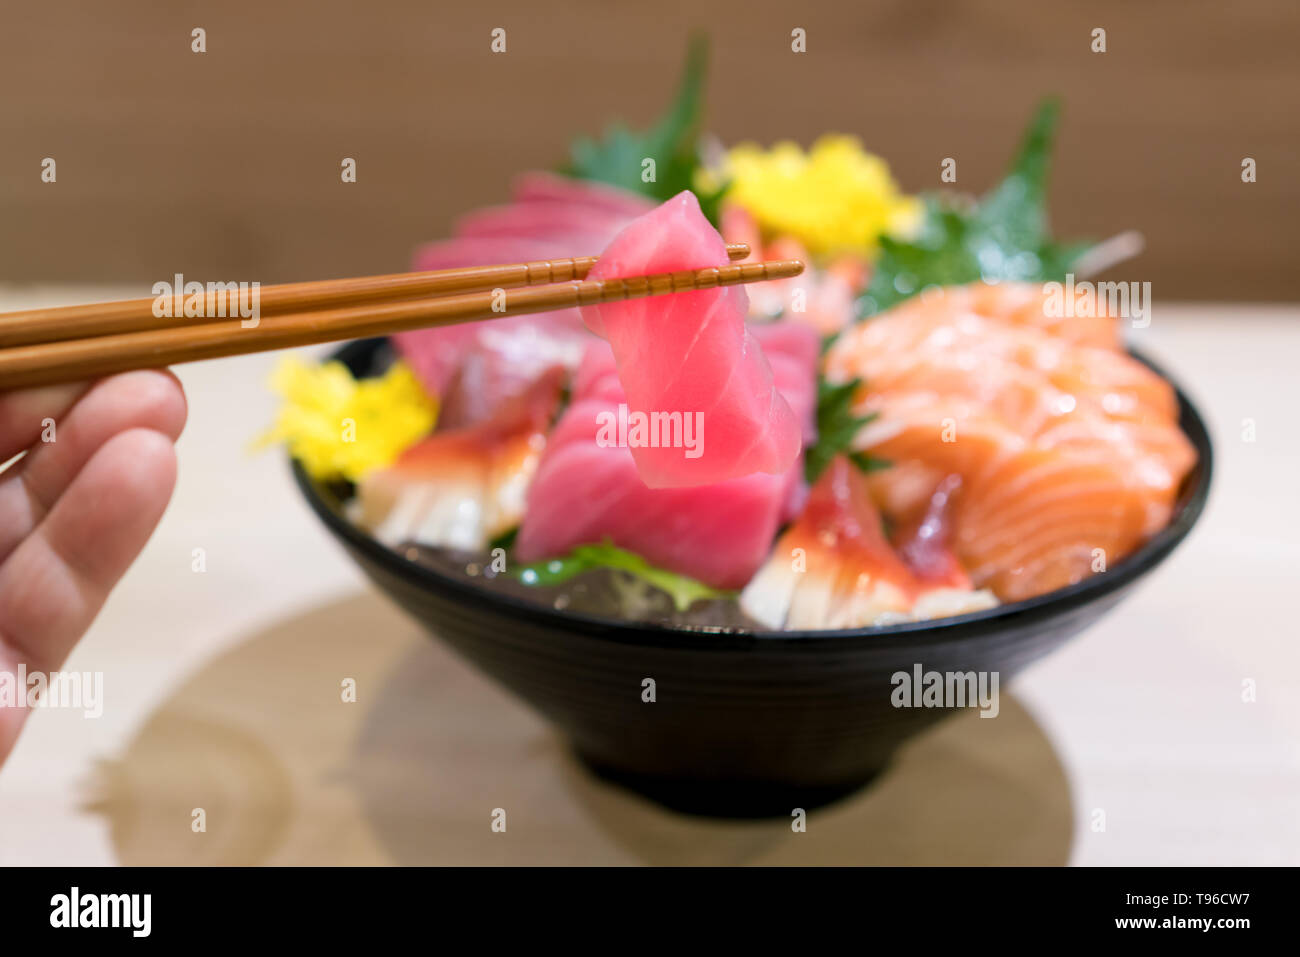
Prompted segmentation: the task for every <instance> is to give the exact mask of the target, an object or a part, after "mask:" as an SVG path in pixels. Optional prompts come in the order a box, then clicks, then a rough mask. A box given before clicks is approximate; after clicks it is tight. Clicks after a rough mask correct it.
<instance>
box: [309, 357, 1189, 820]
mask: <svg viewBox="0 0 1300 957" xmlns="http://www.w3.org/2000/svg"><path fill="white" fill-rule="evenodd" d="M383 346H384V343H383V340H363V341H360V342H354V343H351V344H349V345H348V346H346V347H344V348H343V349H342V350H341V351H340V352H339V353H338V354H337V356H336V357H337V358H339V359H341V360H342V361H343V362H344V363H345V364H346V365H348V366H349V368H351V369H352V371H353V373H354V374H356V375H371V374H374V373H376V372H377V371H379V367H380V366H382V364H384V363H385V362H386V361H387V358H386V357H387V350H386V349H385V348H384V347H383ZM1143 361H1145V360H1143ZM1148 364H1150V363H1148ZM1153 368H1154V366H1153ZM1156 371H1157V372H1159V371H1160V370H1159V369H1156ZM1178 401H1179V404H1180V408H1181V423H1182V428H1183V431H1184V432H1185V433H1186V434H1187V436H1188V438H1189V439H1191V441H1192V444H1193V445H1194V446H1195V447H1196V451H1197V453H1198V455H1199V463H1198V465H1197V467H1196V470H1195V471H1194V472H1193V473H1192V475H1191V476H1190V477H1189V479H1188V481H1187V483H1186V484H1185V486H1184V488H1183V490H1182V493H1181V496H1180V498H1179V502H1178V505H1177V508H1176V510H1175V513H1174V516H1173V520H1172V521H1171V522H1170V523H1169V525H1168V527H1166V528H1165V529H1164V530H1163V531H1161V532H1160V533H1159V534H1157V535H1156V536H1155V537H1154V538H1153V539H1152V540H1151V541H1149V542H1147V543H1146V544H1145V545H1143V546H1142V547H1141V548H1140V549H1138V550H1137V551H1136V552H1134V553H1133V554H1132V555H1130V556H1128V557H1127V558H1126V559H1124V560H1123V561H1121V562H1119V563H1117V564H1115V565H1114V566H1112V567H1111V568H1109V569H1108V570H1107V571H1106V572H1105V573H1103V574H1099V575H1094V576H1093V577H1091V578H1089V579H1087V580H1085V581H1083V582H1080V583H1079V584H1077V585H1073V586H1071V587H1069V588H1063V589H1060V590H1058V591H1055V592H1052V593H1051V594H1048V595H1044V596H1041V597H1038V598H1033V599H1030V600H1028V601H1022V602H1017V603H1015V604H1009V605H1002V606H1000V607H998V608H994V609H990V610H987V611H982V612H977V613H975V614H969V615H962V616H960V617H955V618H944V619H938V620H935V621H930V622H916V623H908V624H900V625H894V626H890V627H886V628H866V629H857V630H846V631H833V632H826V631H821V632H818V631H812V632H768V633H758V632H755V633H736V632H726V633H719V632H708V631H699V630H686V629H681V628H671V627H664V626H656V625H647V624H638V623H634V622H628V621H620V620H614V619H601V618H593V617H587V616H581V615H576V614H571V613H567V612H562V611H557V610H554V609H551V608H549V607H546V606H542V605H538V604H530V603H527V602H524V601H521V600H516V599H514V598H512V597H509V596H502V595H498V594H495V593H492V592H489V591H487V590H485V589H483V588H480V587H478V586H476V585H474V584H472V583H469V582H466V581H460V580H456V579H453V578H450V577H447V576H444V575H441V574H439V573H438V572H436V571H433V570H431V569H429V568H427V567H424V566H422V565H419V564H416V563H414V562H411V561H409V560H408V559H406V558H405V557H403V556H402V555H400V554H398V553H397V552H394V551H392V550H390V549H388V548H386V547H385V546H384V545H381V544H380V543H379V542H377V541H376V540H375V539H373V538H371V537H370V536H368V535H367V534H366V533H365V532H363V531H361V530H360V529H358V528H357V527H356V526H354V525H353V524H351V523H350V522H349V521H348V520H347V519H346V518H344V516H343V514H342V512H341V509H340V501H339V496H338V494H337V493H336V492H334V491H332V490H331V489H329V488H325V487H322V486H321V485H319V484H317V483H315V482H313V481H312V480H311V479H309V478H308V477H307V475H306V474H305V473H304V472H303V470H302V469H301V467H299V466H298V465H297V464H296V463H295V465H294V475H295V477H296V479H297V481H298V485H299V487H300V488H301V489H302V491H303V494H304V495H306V497H307V501H308V502H309V503H310V504H311V507H312V508H313V509H314V510H315V511H316V514H317V515H319V516H320V518H321V520H322V521H323V522H324V523H325V526H326V527H327V528H328V529H329V530H330V531H331V532H332V533H333V534H334V536H335V537H336V538H338V539H339V541H341V542H342V543H343V545H344V547H345V548H346V549H347V550H348V552H349V553H350V554H351V555H352V557H353V558H355V559H356V561H357V562H358V563H359V564H360V565H361V567H362V568H363V569H364V570H365V572H366V574H367V575H369V576H370V577H371V578H372V579H373V580H374V581H375V582H376V583H377V584H378V585H379V587H380V588H382V589H383V590H384V591H385V592H387V593H388V594H389V595H390V596H391V597H392V598H394V599H395V600H396V601H397V602H398V603H399V604H401V605H402V606H403V607H405V608H406V610H407V611H409V612H410V613H411V614H412V615H414V616H415V617H416V618H417V619H418V620H419V621H420V622H422V623H423V624H424V625H426V626H427V627H428V628H429V629H430V630H431V631H433V632H434V634H436V635H437V636H438V637H440V638H441V639H442V640H444V641H446V642H448V643H449V644H450V645H451V646H452V647H454V648H455V649H456V650H457V651H458V652H460V653H461V654H462V655H464V656H465V657H466V658H468V659H469V660H470V661H472V662H474V663H475V664H476V665H477V666H478V667H479V668H480V669H482V670H483V671H485V672H486V673H487V674H489V675H491V676H492V677H493V678H495V679H496V680H497V681H499V682H501V683H502V684H503V685H505V686H506V687H507V688H509V689H511V690H512V691H513V692H515V693H516V694H518V695H519V696H520V697H521V698H523V699H524V700H525V701H527V702H528V703H529V704H531V705H532V706H533V707H534V708H536V709H537V710H538V711H540V712H541V713H542V714H543V715H545V716H546V717H547V718H549V719H550V720H551V721H553V722H554V723H555V725H556V727H558V728H559V729H560V730H561V731H562V732H563V733H564V734H565V735H566V736H567V737H568V738H569V740H570V741H571V742H572V743H573V746H574V747H575V749H576V750H577V753H578V754H579V755H580V756H581V757H582V758H583V759H584V760H585V761H586V762H587V763H588V764H590V765H591V766H593V767H594V768H596V769H597V770H599V771H600V772H602V773H603V774H605V775H606V776H609V777H613V778H616V779H618V780H621V781H623V782H624V783H626V784H629V785H630V786H632V787H635V788H637V789H638V790H640V791H642V792H644V793H646V794H648V795H650V796H652V797H654V798H656V799H658V800H660V801H662V802H664V803H667V804H670V805H672V806H676V807H679V808H683V809H690V810H696V811H704V812H709V813H722V814H729V815H736V816H744V815H752V814H764V813H779V814H786V815H788V814H789V813H790V809H791V808H792V807H809V806H812V805H814V804H817V803H822V802H824V801H826V800H829V799H831V798H833V797H836V796H838V795H840V794H843V793H845V792H847V791H849V790H851V789H853V788H855V787H856V786H858V785H860V784H861V783H862V782H864V781H865V780H867V779H868V778H870V777H871V776H872V775H873V774H875V772H877V771H878V770H879V769H880V768H881V767H883V766H884V765H885V763H886V762H888V760H889V758H890V755H891V754H892V753H893V752H894V750H895V749H896V748H897V747H898V746H899V745H900V744H901V743H902V742H903V741H905V740H906V739H907V738H908V737H910V736H911V735H914V734H916V733H917V732H918V731H920V730H922V729H923V728H925V727H927V726H928V725H930V724H932V723H933V722H935V721H936V720H938V719H940V718H941V717H944V716H945V715H948V714H951V711H945V710H943V709H937V708H896V707H894V706H893V705H892V704H891V692H893V691H894V688H895V685H894V684H893V683H892V682H891V677H892V676H893V675H894V674H895V673H896V672H900V671H903V672H908V673H909V674H910V673H912V672H913V669H914V667H915V666H917V665H920V666H921V667H922V670H923V671H939V672H967V671H975V672H997V673H998V676H999V683H1000V687H1003V688H1005V687H1006V683H1007V681H1008V680H1009V679H1010V678H1011V677H1012V676H1013V675H1015V674H1016V672H1018V671H1020V670H1021V669H1022V668H1024V667H1025V666H1026V665H1027V664H1029V663H1030V662H1032V661H1034V660H1035V659H1036V658H1039V657H1041V656H1042V655H1045V654H1046V653H1047V652H1049V651H1051V650H1052V649H1053V648H1056V647H1057V646H1058V645H1060V644H1061V643H1062V642H1064V641H1065V640H1066V639H1067V638H1069V637H1071V636H1072V635H1074V634H1076V633H1078V632H1079V631H1081V630H1082V629H1084V628H1086V627H1087V626H1088V625H1090V624H1092V623H1093V622H1094V621H1096V620H1097V619H1098V618H1099V617H1101V616H1102V615H1103V614H1104V613H1105V612H1107V611H1109V610H1110V609H1111V608H1112V607H1114V605H1115V604H1116V603H1118V602H1119V600H1120V599H1121V598H1123V597H1124V596H1125V595H1126V594H1127V593H1128V591H1129V589H1131V588H1132V587H1133V586H1134V585H1135V584H1136V583H1137V581H1138V579H1140V578H1141V577H1142V576H1143V575H1145V574H1146V573H1147V572H1149V571H1150V570H1151V569H1152V568H1154V567H1155V566H1156V565H1158V564H1159V563H1160V562H1161V561H1163V560H1164V558H1165V557H1166V556H1167V555H1168V554H1169V553H1170V552H1171V551H1172V550H1173V549H1174V547H1175V546H1176V545H1177V544H1178V543H1179V542H1180V541H1182V539H1183V537H1184V536H1185V535H1187V533H1188V531H1189V530H1190V529H1191V527H1192V525H1193V524H1195V522H1196V520H1197V518H1198V517H1199V516H1200V514H1201V510H1202V508H1203V506H1204V505H1205V500H1206V496H1207V494H1208V491H1209V486H1210V472H1211V467H1212V453H1211V449H1210V440H1209V436H1208V435H1207V433H1206V429H1205V423H1204V422H1203V421H1202V420H1201V417H1200V415H1199V414H1198V413H1197V411H1196V410H1195V409H1194V408H1193V407H1192V405H1191V403H1190V402H1188V400H1187V398H1186V396H1184V395H1183V394H1182V392H1181V391H1180V392H1179V393H1178ZM360 637H361V636H358V638H359V640H360ZM646 678H653V679H654V682H655V690H656V700H655V701H654V702H653V703H646V702H643V701H642V687H643V685H642V682H643V681H644V679H646Z"/></svg>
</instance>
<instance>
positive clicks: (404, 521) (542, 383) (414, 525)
mask: <svg viewBox="0 0 1300 957" xmlns="http://www.w3.org/2000/svg"><path fill="white" fill-rule="evenodd" d="M564 378H565V375H564V370H563V369H561V368H558V367H556V368H553V369H550V370H548V371H547V372H545V373H543V374H542V375H541V376H540V377H538V378H537V379H536V380H535V381H534V382H533V384H532V386H531V387H530V388H529V389H528V391H526V392H525V393H524V394H523V395H521V396H517V397H515V398H514V399H512V400H510V401H509V402H507V403H505V404H503V405H502V406H501V407H500V408H499V409H498V410H497V412H496V413H495V414H494V415H493V416H492V418H490V419H487V420H485V421H482V422H478V423H475V424H474V425H470V426H464V427H462V428H457V429H450V430H446V431H439V432H435V433H434V434H433V435H431V436H429V437H428V438H426V439H424V440H423V441H421V442H418V443H416V444H415V445H413V446H411V447H410V448H409V449H407V450H406V451H405V452H403V453H402V455H401V456H400V457H399V458H398V459H397V461H396V462H394V463H393V464H392V465H391V466H389V467H387V468H384V469H380V470H378V471H375V472H372V473H371V474H370V475H367V476H366V477H365V478H364V479H363V480H362V481H361V483H360V486H359V487H358V489H357V503H358V506H359V510H358V521H359V523H360V524H361V525H362V526H363V527H365V528H367V529H369V530H371V532H372V533H373V534H374V536H375V537H376V538H378V539H379V540H380V541H382V542H384V543H385V544H388V545H393V546H396V545H401V544H404V543H408V542H413V543H416V544H420V545H426V546H442V547H448V548H458V549H464V550H467V551H470V550H477V549H482V548H485V547H486V546H487V545H488V543H489V542H491V540H492V539H494V538H496V537H497V536H499V535H501V534H503V533H505V532H507V531H509V530H510V529H512V528H514V527H515V526H516V525H518V524H519V522H520V520H521V519H522V518H523V513H524V505H525V502H526V496H527V490H528V486H529V483H530V482H531V481H532V478H533V475H534V473H535V472H536V471H537V466H538V463H539V462H540V461H541V457H542V452H543V450H544V449H545V447H546V442H547V438H546V436H547V431H548V430H549V429H550V426H551V421H552V419H553V418H554V416H555V413H556V411H557V409H558V407H559V403H560V397H561V390H562V388H563V385H564Z"/></svg>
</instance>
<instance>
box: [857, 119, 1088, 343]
mask: <svg viewBox="0 0 1300 957" xmlns="http://www.w3.org/2000/svg"><path fill="white" fill-rule="evenodd" d="M1059 113H1060V104H1059V103H1058V102H1057V101H1056V100H1055V99H1048V100H1045V101H1043V102H1042V103H1041V104H1040V105H1039V107H1038V110H1037V112H1036V113H1035V114H1034V117H1033V119H1032V120H1031V122H1030V124H1029V129H1028V130H1027V131H1026V132H1025V136H1024V139H1023V141H1022V143H1021V146H1020V150H1019V152H1018V153H1017V155H1016V158H1015V160H1014V162H1013V163H1012V164H1011V169H1010V170H1009V171H1008V173H1007V175H1006V178H1005V179H1003V180H1002V182H1001V183H999V184H998V185H997V186H996V187H994V188H993V189H992V190H990V191H989V192H988V193H987V194H986V195H985V196H984V197H983V198H982V199H980V200H979V201H978V202H974V203H971V202H970V201H969V200H962V199H961V198H959V197H954V196H950V195H947V194H941V193H931V194H928V195H926V196H925V215H924V220H923V224H922V226H921V229H920V231H919V234H918V235H917V236H916V237H915V238H913V239H911V240H908V241H900V240H896V239H890V238H888V237H885V238H883V239H882V240H881V244H880V245H881V254H880V258H879V260H878V261H877V263H876V267H875V271H874V272H873V274H872V277H871V284H870V286H868V288H867V291H866V292H865V293H864V294H863V295H862V297H861V298H860V299H859V300H858V315H859V316H864V317H865V316H872V315H875V314H876V313H878V312H881V311H883V310H885V309H888V308H889V307H890V306H893V305H896V304H898V303H900V302H902V301H903V300H904V299H907V298H909V297H910V296H913V295H915V294H916V293H919V292H920V291H921V290H922V289H925V288H927V287H929V286H951V285H960V284H962V283H968V282H974V281H975V280H977V279H986V280H995V281H996V280H1004V279H1005V280H1028V281H1044V282H1046V281H1048V280H1053V279H1056V280H1060V279H1064V278H1065V274H1066V273H1067V272H1068V271H1069V270H1070V268H1071V267H1072V266H1073V264H1074V263H1075V261H1076V260H1077V259H1078V258H1079V257H1080V256H1081V255H1082V254H1083V253H1084V252H1086V251H1087V250H1088V249H1089V248H1090V246H1091V243H1087V242H1074V243H1058V242H1055V241H1053V240H1052V238H1051V235H1050V233H1049V230H1048V228H1047V171H1048V166H1049V161H1050V157H1051V149H1052V140H1053V137H1054V135H1055V132H1056V123H1057V118H1058V116H1059Z"/></svg>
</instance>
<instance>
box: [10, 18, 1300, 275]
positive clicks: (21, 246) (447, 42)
mask: <svg viewBox="0 0 1300 957" xmlns="http://www.w3.org/2000/svg"><path fill="white" fill-rule="evenodd" d="M0 10H2V11H3V13H2V14H0V281H2V280H53V279H88V280H89V279H93V280H130V281H149V282H152V281H153V280H155V279H157V278H160V277H166V276H170V275H171V274H172V273H174V272H178V271H179V272H184V273H186V274H187V275H189V276H190V277H192V278H201V279H225V280H237V279H249V280H252V279H258V280H261V281H264V282H272V281H284V280H292V279H307V278H315V277H321V276H327V275H344V274H355V273H365V272H375V271H388V270H393V269H399V268H403V267H404V266H405V264H406V263H407V261H408V257H409V252H410V250H411V248H412V246H414V245H415V244H416V243H418V242H420V241H422V240H426V239H431V238H436V237H438V236H440V235H442V234H443V232H444V231H445V230H446V228H447V226H448V224H449V223H450V221H451V220H452V218H453V217H454V216H455V215H456V213H457V212H459V211H462V210H465V209H467V208H469V207H471V206H474V205H476V204H483V203H489V202H493V201H496V200H498V199H500V198H501V197H502V196H503V194H504V192H505V190H506V188H507V184H508V181H509V178H510V176H511V174H512V173H513V172H515V171H517V170H520V169H523V168H527V167H545V166H550V165H554V164H555V163H556V162H557V161H559V160H561V159H562V158H563V156H564V153H565V147H566V144H567V142H568V140H569V139H570V137H571V136H572V134H574V133H576V132H579V131H591V130H594V129H597V128H600V127H603V125H604V124H605V123H606V122H607V121H608V120H609V119H611V118H613V117H615V116H619V115H622V116H625V117H626V118H627V119H628V120H630V121H632V122H634V123H643V122H645V121H647V120H649V119H650V118H651V117H653V116H655V115H657V113H658V111H659V110H660V108H661V107H662V106H663V105H664V103H665V102H666V100H667V97H668V95H669V91H670V89H671V87H672V84H673V82H674V81H675V78H676V76H677V72H678V70H679V68H680V63H681V59H682V55H683V52H684V49H685V37H686V35H687V33H688V32H689V30H691V29H692V28H697V27H701V28H705V29H707V30H708V31H709V32H711V34H712V36H713V47H714V62H713V71H712V82H711V84H710V92H709V117H710V126H711V127H712V129H713V130H715V131H716V132H717V133H718V134H720V135H721V136H722V137H723V138H724V140H726V141H728V142H732V141H735V140H737V139H739V138H752V139H757V140H759V141H761V142H771V141H772V140H774V139H777V138H781V137H789V138H794V139H797V140H800V141H803V142H805V143H807V142H809V141H810V140H811V139H812V138H814V137H815V136H816V135H817V134H818V133H820V132H822V131H825V130H843V131H848V132H854V133H858V134H860V135H861V136H863V138H864V139H865V140H866V142H867V144H868V145H869V146H870V147H871V148H872V149H874V150H876V151H877V152H880V153H882V154H883V155H884V156H885V157H886V158H887V159H888V160H889V161H890V162H891V164H892V165H893V167H894V170H895V172H896V175H897V176H898V177H899V178H900V180H901V181H902V182H903V185H904V186H905V187H906V188H908V189H909V190H915V189H920V188H926V187H931V186H937V185H938V177H939V163H940V160H941V159H942V158H943V157H945V156H952V157H955V158H956V159H957V161H958V185H959V186H961V187H965V188H967V189H971V190H982V189H983V188H984V187H985V186H987V185H988V184H990V183H991V182H992V181H993V179H994V178H995V177H996V176H997V175H998V174H999V172H1000V170H1001V168H1002V167H1003V165H1004V163H1005V162H1006V159H1007V157H1008V154H1009V152H1010V150H1011V148H1012V145H1013V143H1014V141H1015V139H1016V137H1017V135H1018V133H1019V130H1020V128H1021V126H1022V124H1023V123H1024V122H1025V120H1026V118H1027V117H1028V115H1029V112H1030V110H1031V108H1032V106H1033V104H1034V103H1035V101H1036V100H1037V99H1038V98H1039V97H1040V96H1041V95H1042V94H1045V93H1048V92H1056V93H1060V94H1061V95H1062V96H1063V97H1064V100H1065V107H1066V111H1065V116H1064V128H1063V131H1062V135H1061V138H1060V143H1059V149H1058V158H1057V159H1058V161H1057V164H1056V175H1055V181H1054V187H1053V203H1054V221H1055V226H1056V228H1057V231H1058V233H1059V234H1061V235H1074V234H1080V235H1091V236H1095V237H1103V236H1107V235H1110V234H1113V233H1115V232H1118V231H1120V230H1122V229H1125V228H1130V227H1132V228H1137V229H1140V230H1141V231H1142V232H1143V233H1144V234H1145V235H1146V237H1147V240H1148V251H1147V252H1146V253H1145V254H1144V256H1143V257H1142V258H1141V259H1140V260H1138V261H1136V262H1135V263H1133V264H1131V265H1129V266H1128V267H1125V268H1124V269H1123V270H1122V274H1123V276H1124V278H1130V279H1141V280H1150V281H1151V282H1152V283H1153V293H1154V294H1155V295H1156V296H1157V297H1160V298H1165V299H1192V298H1223V299H1227V298H1232V299H1296V298H1297V292H1296V283H1295V282H1294V279H1295V275H1296V267H1295V263H1296V249H1297V240H1298V239H1300V228H1298V227H1297V221H1298V220H1297V217H1298V216H1300V182H1298V181H1297V175H1296V174H1297V160H1296V158H1297V155H1298V154H1300V120H1298V118H1300V67H1298V66H1297V64H1298V63H1300V3H1296V2H1295V0H1276V2H1271V0H1252V2H1234V3H1225V2H1222V0H1145V2H1134V0H1103V2H1088V3H1084V2H1071V0H1003V2H993V0H988V2H978V0H952V2H940V0H837V2H825V0H824V2H812V3H802V2H795V0H745V2H735V0H732V2H728V3H718V2H713V0H653V2H642V3H613V2H597V0H569V2H567V3H539V2H536V0H530V2H525V0H474V2H469V0H464V2H456V3H448V2H413V0H403V2H390V3H384V2H379V0H376V2H359V0H277V2H254V0H223V2H221V3H216V2H199V0H179V2H178V0H41V2H35V0H33V2H30V3H19V2H17V0H3V2H2V4H0ZM195 26H202V27H204V28H205V29H206V31H207V43H208V51H207V52H206V53H205V54H202V55H199V54H194V53H192V52H191V51H190V31H191V29H192V28H193V27H195ZM496 26H503V27H505V28H506V29H507V31H508V52H507V53H506V54H504V55H493V54H492V53H490V52H489V32H490V30H491V29H492V28H493V27H496ZM796 26H801V27H804V28H805V29H806V30H807V33H808V52H807V53H806V54H803V55H796V54H793V53H791V52H790V46H789V37H790V31H791V29H792V28H793V27H796ZM1097 26H1100V27H1104V28H1105V29H1106V30H1107V33H1108V47H1109V49H1108V52H1107V53H1105V54H1094V53H1092V52H1090V50H1089V42H1090V31H1091V30H1092V28H1094V27H1097ZM46 156H49V157H54V158H55V159H56V161H57V164H58V167H57V170H58V181H57V183H54V184H44V183H42V182H41V180H40V163H41V160H42V158H44V157H46ZM344 156H352V157H355V158H356V159H357V161H358V174H359V178H358V182H357V183H356V184H355V185H344V184H342V183H341V182H340V180H339V163H340V160H341V159H342V157H344ZM1245 156H1251V157H1254V158H1255V159H1256V160H1257V162H1258V182H1257V183H1255V184H1253V185H1245V184H1243V183H1242V182H1241V178H1240V165H1241V161H1242V158H1243V157H1245ZM577 252H584V250H578V251H577Z"/></svg>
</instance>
